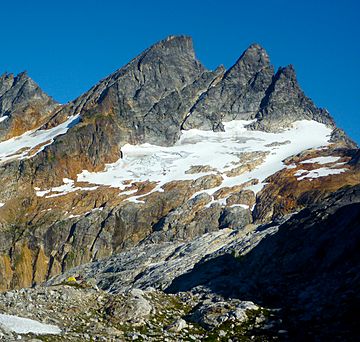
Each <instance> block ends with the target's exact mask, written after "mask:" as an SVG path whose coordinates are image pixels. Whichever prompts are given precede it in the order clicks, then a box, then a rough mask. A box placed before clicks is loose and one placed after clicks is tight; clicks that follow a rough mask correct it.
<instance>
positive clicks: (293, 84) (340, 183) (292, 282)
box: [0, 36, 360, 340]
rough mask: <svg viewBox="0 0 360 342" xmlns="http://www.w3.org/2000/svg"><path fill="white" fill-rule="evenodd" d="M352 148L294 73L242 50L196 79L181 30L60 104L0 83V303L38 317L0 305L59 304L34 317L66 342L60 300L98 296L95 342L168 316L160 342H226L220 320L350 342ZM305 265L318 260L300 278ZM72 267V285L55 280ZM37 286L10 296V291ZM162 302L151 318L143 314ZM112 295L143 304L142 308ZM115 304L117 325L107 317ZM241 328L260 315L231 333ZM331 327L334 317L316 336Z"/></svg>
mask: <svg viewBox="0 0 360 342" xmlns="http://www.w3.org/2000/svg"><path fill="white" fill-rule="evenodd" d="M359 156H360V152H359V149H358V147H357V146H356V144H355V143H354V142H353V141H351V139H350V138H349V137H347V135H346V133H345V132H344V131H342V130H341V129H339V128H338V127H337V126H336V124H335V121H334V120H333V118H332V117H331V115H330V114H329V113H328V111H327V110H325V109H321V108H318V107H317V106H316V105H315V104H314V103H313V101H312V100H311V99H310V98H309V97H307V96H306V95H305V94H304V92H303V91H302V90H301V88H300V86H299V84H298V82H297V79H296V73H295V70H294V68H293V66H291V65H290V66H286V67H281V68H279V70H278V71H276V72H275V71H274V68H273V66H272V65H271V63H270V59H269V56H268V55H267V53H266V51H265V50H264V49H263V48H262V47H261V46H259V45H257V44H253V45H251V46H250V47H249V48H248V49H247V50H246V51H245V52H244V53H243V54H242V55H241V56H240V57H239V59H238V60H237V61H236V62H235V64H234V65H233V66H232V67H230V68H229V69H228V70H225V68H224V67H222V66H220V67H218V68H216V70H214V71H211V70H207V69H206V68H205V67H204V66H203V65H202V64H201V62H200V61H198V60H197V58H196V55H195V52H194V50H193V44H192V40H191V38H190V37H185V36H170V37H168V38H166V39H165V40H163V41H160V42H158V43H156V44H155V45H153V46H151V47H150V48H148V49H147V50H145V51H144V52H143V53H141V54H140V55H139V56H137V57H136V58H134V59H133V60H132V61H130V62H129V63H128V64H127V65H125V66H124V67H122V68H120V69H119V70H117V71H115V72H114V73H113V74H111V75H109V76H108V77H106V78H105V79H103V80H101V81H100V82H99V83H98V84H97V85H95V86H94V87H92V88H91V89H90V90H89V91H88V92H86V93H85V94H83V95H81V96H80V97H78V98H77V99H75V100H74V101H71V102H69V103H67V104H63V105H60V104H58V103H56V102H55V101H54V100H53V99H52V98H51V97H49V96H48V95H46V94H45V93H44V92H43V91H42V90H41V89H40V88H39V86H38V85H37V84H36V83H35V82H34V81H33V80H31V79H30V78H29V76H27V74H26V73H22V74H19V75H18V76H13V75H11V74H4V75H3V76H1V78H0V177H1V180H2V183H3V184H4V186H3V187H2V189H1V191H0V230H1V235H0V289H1V290H3V291H7V292H4V301H5V302H4V303H8V304H6V305H4V306H3V307H2V310H3V311H4V312H5V313H7V314H10V315H18V314H22V315H25V316H26V317H28V318H36V317H38V318H41V319H43V320H48V317H52V316H51V314H50V313H49V311H46V310H45V311H41V307H39V308H37V309H36V306H35V307H34V310H35V311H34V312H36V315H35V314H31V313H26V312H23V311H21V310H20V309H19V306H16V308H17V309H14V310H12V309H11V310H10V309H9V308H11V307H13V305H14V304H11V303H13V302H12V301H13V300H16V301H17V302H19V303H21V305H25V306H26V307H27V306H28V304H29V303H28V301H30V299H29V298H39V297H41V296H42V293H43V295H46V296H47V297H46V298H48V300H49V301H51V302H52V303H54V305H55V304H56V305H58V307H57V310H58V311H57V313H56V315H55V316H53V317H52V321H49V322H48V323H54V322H55V323H56V322H57V325H59V326H60V328H62V329H64V327H65V325H67V324H71V325H72V328H71V329H73V330H71V329H70V330H69V331H68V332H67V333H66V334H68V335H67V336H68V337H66V334H65V337H64V338H73V339H77V338H78V339H79V340H84V339H85V340H86V339H87V337H84V336H85V335H84V334H86V332H85V330H86V329H85V330H81V329H80V328H79V325H81V324H83V323H80V322H79V321H78V317H77V318H74V320H73V321H72V323H69V322H68V323H66V322H65V321H66V319H65V318H64V315H65V313H64V312H63V311H62V310H63V309H61V308H63V307H64V306H67V305H70V302H71V301H72V300H74V301H75V302H76V303H79V307H78V309H76V310H80V311H81V310H84V308H85V307H84V308H80V306H81V305H80V303H81V302H82V299H81V298H92V299H91V300H90V301H89V303H90V302H91V303H92V300H94V301H96V300H97V299H96V298H97V297H98V296H100V297H101V296H103V298H106V301H108V302H106V301H105V302H106V303H107V304H106V303H105V302H104V303H103V304H104V305H103V304H101V303H102V302H101V300H99V304H97V305H99V307H97V309H96V310H97V311H96V313H94V315H95V316H94V317H96V319H97V320H98V322H101V321H99V319H100V318H99V317H103V316H104V315H105V316H106V315H109V317H113V318H112V319H113V321H112V323H111V327H112V329H113V332H109V331H108V332H104V331H105V330H106V326H102V325H101V324H100V323H99V328H98V330H96V329H95V330H92V334H94V336H95V335H96V336H100V335H101V334H103V336H107V337H108V338H109V339H111V338H114V339H116V338H124V339H127V338H128V339H131V338H132V337H131V336H133V335H131V336H130V335H126V332H125V331H124V329H123V328H124V327H125V326H126V327H127V329H130V330H131V329H135V330H136V329H137V328H135V327H136V326H140V327H143V325H144V324H145V323H144V322H145V321H146V320H148V318H149V317H150V318H151V322H152V323H151V324H152V325H153V326H154V327H153V329H150V330H151V331H152V332H154V334H155V331H158V332H157V334H160V335H158V337H156V338H155V337H154V340H157V338H161V336H162V335H163V334H164V329H165V328H166V324H168V325H169V324H171V322H170V321H171V320H175V318H176V319H177V322H178V323H176V324H180V325H181V324H182V325H183V328H184V326H185V325H186V326H187V328H186V329H187V331H188V332H187V333H186V332H184V331H183V328H181V329H180V328H179V327H177V328H174V327H173V328H169V329H170V330H169V336H168V338H169V339H170V340H171V339H175V340H179V339H180V340H181V338H184V339H186V338H188V336H189V334H190V335H191V334H195V335H196V336H197V337H196V336H195V339H206V338H211V336H213V337H214V336H217V337H219V336H220V337H221V334H223V333H225V335H224V336H223V337H224V339H225V336H227V337H226V338H227V339H226V340H228V339H229V338H230V337H231V338H234V337H236V336H233V335H231V336H230V335H226V334H229V332H227V331H225V332H224V330H223V329H225V328H227V329H228V328H229V327H228V326H227V324H228V323H229V322H230V321H229V320H228V319H229V317H235V318H234V323H231V324H235V325H236V326H238V329H237V328H236V329H235V330H236V334H240V335H239V336H242V335H241V334H243V335H244V336H245V335H246V334H250V335H251V334H255V335H254V336H257V337H256V338H259V339H261V338H263V339H265V340H267V339H276V338H282V337H284V338H285V337H286V336H287V337H289V336H291V338H292V339H293V340H294V339H295V338H294V336H295V335H296V334H297V333H298V332H299V331H303V330H304V329H305V330H306V329H308V332H309V334H307V335H301V336H302V337H301V338H303V339H311V338H313V337H316V336H320V337H319V338H326V337H328V336H332V335H331V334H332V333H334V334H335V335H336V334H337V335H336V336H339V339H342V340H344V339H345V338H350V336H352V334H353V333H354V331H355V330H356V325H354V324H353V321H352V320H351V319H348V316H349V315H350V312H352V311H351V310H350V309H349V308H350V306H349V307H348V303H350V302H351V300H354V301H355V302H356V301H357V300H358V298H357V297H356V295H355V294H353V292H352V291H354V289H355V288H356V284H357V280H356V279H357V278H356V277H355V276H354V277H352V275H353V274H355V273H356V270H357V268H358V264H357V263H356V258H355V257H354V255H356V248H355V247H351V251H354V253H355V254H354V253H353V252H351V253H350V246H356V244H357V243H359V236H358V234H357V232H356V228H357V227H358V222H359V220H358V213H359V206H358V202H359V196H358V186H359V184H360V171H359V165H360V163H359ZM334 222H336V223H337V224H333V223H334ZM347 234H350V235H349V236H347ZM324 241H325V242H326V243H325V242H324ZM345 246H349V251H346V248H345ZM328 249H331V251H332V254H331V253H330V254H331V255H328V253H327V251H328ZM89 263H90V264H89ZM307 263H310V264H312V263H314V265H316V266H314V267H313V268H311V270H310V268H309V274H310V275H311V276H309V275H307V274H306V272H304V270H305V269H306V266H305V265H306V264H307ZM73 275H74V276H75V275H76V277H78V278H79V277H80V278H81V279H82V280H81V281H75V283H73V284H72V283H71V282H70V283H69V282H68V281H67V279H68V278H72V276H73ZM80 278H79V279H80ZM310 278H311V279H310ZM340 278H341V280H340ZM312 279H313V280H312ZM74 284H75V285H76V286H75V287H76V288H75V289H73V288H71V289H69V288H68V287H69V286H70V285H74ZM277 285H278V286H277ZM34 286H37V287H36V288H34V289H28V290H26V291H25V290H24V291H25V292H22V293H25V297H24V298H22V299H21V300H20V295H19V292H18V291H21V290H18V289H19V288H30V287H34ZM199 286H200V287H199ZM52 287H54V291H56V293H58V294H59V296H58V295H57V294H54V293H50V292H49V291H52V290H51V288H52ZM301 288H303V289H304V290H303V291H302V290H301ZM321 288H323V289H324V290H323V295H320V294H321V291H322V290H321ZM131 289H136V290H134V291H135V292H134V293H133V292H131V291H130V290H131ZM139 289H141V291H145V292H136V291H140V290H139ZM154 289H155V290H154ZM153 290H154V291H155V292H154V291H153ZM342 290H343V291H344V296H341V298H337V300H336V301H334V302H333V303H332V304H331V305H333V306H334V305H335V306H336V305H339V306H341V307H343V308H344V309H343V310H340V311H337V312H336V310H334V309H332V308H330V307H329V305H330V299H329V298H330V297H331V298H332V297H333V296H336V295H337V293H338V292H340V291H342ZM44 291H45V292H44ZM104 291H105V292H104ZM129 291H130V292H129ZM336 291H337V292H336ZM74 296H75V297H74ZM60 297H61V298H62V299H61V300H60V299H59V298H60ZM63 297H64V298H63ZM186 298H187V299H186ZM36 300H37V299H36ZM162 300H164V303H165V302H166V303H168V304H169V305H168V306H167V309H166V310H168V311H169V315H168V316H166V315H165V316H166V317H165V316H164V317H163V319H164V322H165V321H166V322H165V323H166V324H165V323H164V322H163V323H161V324H160V323H159V321H157V322H155V321H152V319H153V318H154V317H157V319H158V320H159V319H160V318H159V317H158V313H156V314H155V312H159V310H161V304H160V303H161V301H162ZM186 300H189V301H190V303H191V305H189V306H186V305H185V304H184V301H186ZM68 301H70V302H68ZM124 301H125V302H126V303H134V302H136V303H137V304H136V305H138V304H139V303H140V304H139V305H140V309H139V310H140V313H139V312H137V311H136V310H135V309H134V306H133V304H131V305H130V304H129V307H127V306H126V305H127V304H126V305H125V304H124V303H125V302H124ZM175 302H176V303H177V304H176V306H178V309H179V310H180V311H179V312H181V313H182V314H180V313H179V312H178V313H176V314H175V311H176V308H175V307H173V306H172V304H171V303H173V304H174V303H175ZM217 302H219V303H220V302H221V303H223V304H221V305H220V304H219V305H220V306H219V305H215V304H214V305H212V304H211V303H217ZM334 303H335V304H334ZM170 304H171V305H170ZM210 304H211V305H210ZM19 305H20V304H19ZM44 305H45V304H44ZM91 305H93V304H91ZM119 305H120V306H119ZM123 305H125V306H123ZM134 305H135V304H134ZM136 305H135V307H136V308H137V306H136ZM159 305H160V306H159ZM164 305H165V304H164ZM304 305H306V309H304V307H305V306H304ZM276 307H280V308H281V310H282V311H281V312H280V311H279V312H280V313H278V311H276V310H274V308H276ZM130 308H132V309H131V310H130ZM38 309H39V310H40V311H39V310H38ZM133 309H134V310H135V311H136V312H134V310H133ZM19 310H20V311H19ZM37 310H38V311H37ZM49 310H50V309H49ZM114 310H115V311H114ZM117 310H120V311H117ZM121 310H125V311H126V312H127V313H128V316H129V320H128V321H126V322H122V323H121V322H119V321H118V320H117V318H116V315H117V314H116V312H121ZM174 310H175V311H174ZM226 310H227V311H226ZM247 310H250V311H249V312H252V313H253V315H252V314H250V313H249V312H248V313H249V314H247ZM314 310H315V311H316V310H317V311H316V312H317V314H315V313H314V312H313V311H314ZM81 312H82V311H81ZM216 312H222V313H223V316H221V315H220V316H221V317H223V318H219V317H220V316H219V315H216V314H215V313H216ZM230 312H237V314H235V313H230ZM325 312H327V314H326V315H325ZM170 313H171V315H170ZM313 313H314V314H313ZM83 314H84V315H85V313H82V314H81V315H83ZM323 314H324V315H323ZM34 315H35V316H34ZM49 315H50V316H49ZM132 315H134V317H135V316H136V315H140V316H141V317H140V316H139V317H140V318H139V320H138V321H137V320H136V319H135V320H134V319H133V318H134V317H132ZM154 315H155V316H154ZM234 315H235V316H234ZM250 316H251V317H250ZM124 317H125V316H124ZM126 317H127V316H126ZM136 317H137V316H136ZM144 317H145V318H144ZM224 317H225V318H224ZM226 317H227V318H226ZM270 317H272V318H271V319H270ZM286 317H290V318H288V319H287V318H286ZM94 319H95V318H94ZM124 319H125V318H124ZM291 319H293V321H291ZM13 320H14V318H11V317H10V318H9V317H7V316H6V317H4V322H9V321H10V322H13ZM70 320H71V319H70ZM181 320H182V321H181ZM251 320H257V321H258V322H257V323H256V322H255V321H254V322H255V323H254V322H253V323H251V326H250V325H249V326H247V327H245V326H244V324H247V323H246V322H250V321H251ZM215 321H216V322H217V323H216V322H215ZM270 321H271V322H272V323H271V322H270ZM280 321H281V322H283V323H279V322H280ZM139 322H140V323H139ZM179 322H181V323H179ZM236 322H237V323H236ZM251 322H252V321H251ZM261 322H262V323H261ZM269 322H270V323H271V324H270V323H269ZM294 322H296V324H295V323H294ZM331 322H338V323H337V324H334V326H333V330H331V329H326V326H328V325H329V324H330V323H331ZM0 323H1V317H0ZM25 323H26V322H25ZM25 323H24V321H21V322H20V323H19V324H20V326H23V325H24V324H25ZM260 323H261V324H260ZM109 324H110V323H109ZM124 324H125V325H124ZM129 324H130V326H129ZM176 324H175V325H176ZM189 324H190V325H192V326H193V328H191V327H190V328H189ZM25 325H26V324H25ZM120 325H122V326H123V328H121V329H120V330H119V326H120ZM266 325H271V328H269V329H268V330H266V329H265V328H266ZM264 327H265V328H264ZM44 329H45V330H46V329H47V328H46V327H44ZM74 329H75V330H79V329H80V330H81V331H82V333H81V334H82V335H81V334H80V335H76V334H75V332H74V331H75V330H74ZM103 329H105V330H104V331H103ZM109 329H110V328H109ZM159 329H160V330H161V329H162V330H161V331H162V333H159ZM174 329H175V330H176V331H173V330H174ZM184 329H185V328H184ZM186 329H185V330H186ZM5 330H6V329H5ZM115 330H117V331H118V332H116V333H115ZM150 330H149V331H147V333H148V334H151V333H152V332H151V331H150ZM165 330H166V329H165ZM177 330H178V331H177ZM235 330H234V331H235ZM0 331H1V329H0ZM131 331H132V330H131ZM166 331H168V330H166ZM189 331H190V332H189ZM220 331H223V333H221V332H220ZM279 331H286V333H281V332H280V333H279ZM3 333H4V336H8V337H7V338H9V339H10V338H12V337H11V336H13V335H12V334H13V333H11V332H9V331H7V330H6V331H4V332H3ZM34 333H35V332H34ZM132 333H133V334H139V331H137V330H136V331H132ZM36 334H37V333H36ZM72 334H73V335H72ZM74 334H75V335H74ZM104 334H105V335H104ZM117 334H120V335H117ZM124 334H125V335H124ZM179 334H180V335H179ZM184 334H185V335H184ZM211 334H212V335H211ZM219 334H220V335H219ZM236 334H235V335H236ZM282 334H283V335H282ZM119 336H120V337H119ZM134 336H135V335H134ZM154 336H155V335H154ZM159 336H160V337H159ZM186 336H187V337H186ZM191 336H193V335H191ZM206 336H207V337H206ZM246 336H247V335H246ZM299 336H300V335H299ZM333 336H334V335H333ZM59 338H60V337H59ZM99 338H100V337H99ZM141 338H145V337H141Z"/></svg>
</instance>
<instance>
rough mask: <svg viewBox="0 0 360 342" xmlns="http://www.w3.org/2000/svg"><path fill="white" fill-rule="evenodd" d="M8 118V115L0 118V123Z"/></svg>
mask: <svg viewBox="0 0 360 342" xmlns="http://www.w3.org/2000/svg"><path fill="white" fill-rule="evenodd" d="M8 118H9V116H8V115H4V116H2V117H1V118H0V122H3V121H5V120H7V119H8Z"/></svg>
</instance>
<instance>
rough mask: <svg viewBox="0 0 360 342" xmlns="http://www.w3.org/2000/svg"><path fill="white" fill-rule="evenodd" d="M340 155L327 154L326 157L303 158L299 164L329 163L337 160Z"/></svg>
mask: <svg viewBox="0 0 360 342" xmlns="http://www.w3.org/2000/svg"><path fill="white" fill-rule="evenodd" d="M339 159H340V157H334V156H327V157H316V158H312V159H307V160H303V161H302V162H301V164H311V163H317V164H321V165H324V164H329V163H335V162H336V161H338V160H339Z"/></svg>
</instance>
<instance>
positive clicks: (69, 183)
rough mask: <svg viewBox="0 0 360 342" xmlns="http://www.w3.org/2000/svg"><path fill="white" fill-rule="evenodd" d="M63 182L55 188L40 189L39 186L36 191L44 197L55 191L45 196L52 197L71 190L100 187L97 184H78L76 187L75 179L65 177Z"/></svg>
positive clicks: (37, 194) (62, 194)
mask: <svg viewBox="0 0 360 342" xmlns="http://www.w3.org/2000/svg"><path fill="white" fill-rule="evenodd" d="M63 182H64V184H63V185H60V186H56V187H54V188H50V189H47V190H40V189H39V188H34V189H35V191H36V196H38V197H44V196H45V195H47V194H49V193H52V192H55V194H51V195H47V196H45V198H52V197H58V196H64V195H66V194H68V193H70V192H73V191H77V190H82V191H91V190H96V189H97V188H98V187H97V186H93V187H79V186H77V187H75V186H74V181H73V180H72V179H69V178H63Z"/></svg>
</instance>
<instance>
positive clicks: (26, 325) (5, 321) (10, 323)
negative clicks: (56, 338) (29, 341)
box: [0, 314, 61, 335]
mask: <svg viewBox="0 0 360 342" xmlns="http://www.w3.org/2000/svg"><path fill="white" fill-rule="evenodd" d="M0 325H1V326H3V327H5V328H6V329H8V330H10V331H13V332H15V333H17V334H28V333H33V334H37V335H45V334H52V335H58V334H60V333H61V329H60V328H59V327H58V326H56V325H52V324H44V323H40V322H38V321H35V320H33V319H29V318H24V317H19V316H13V315H5V314H0Z"/></svg>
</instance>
